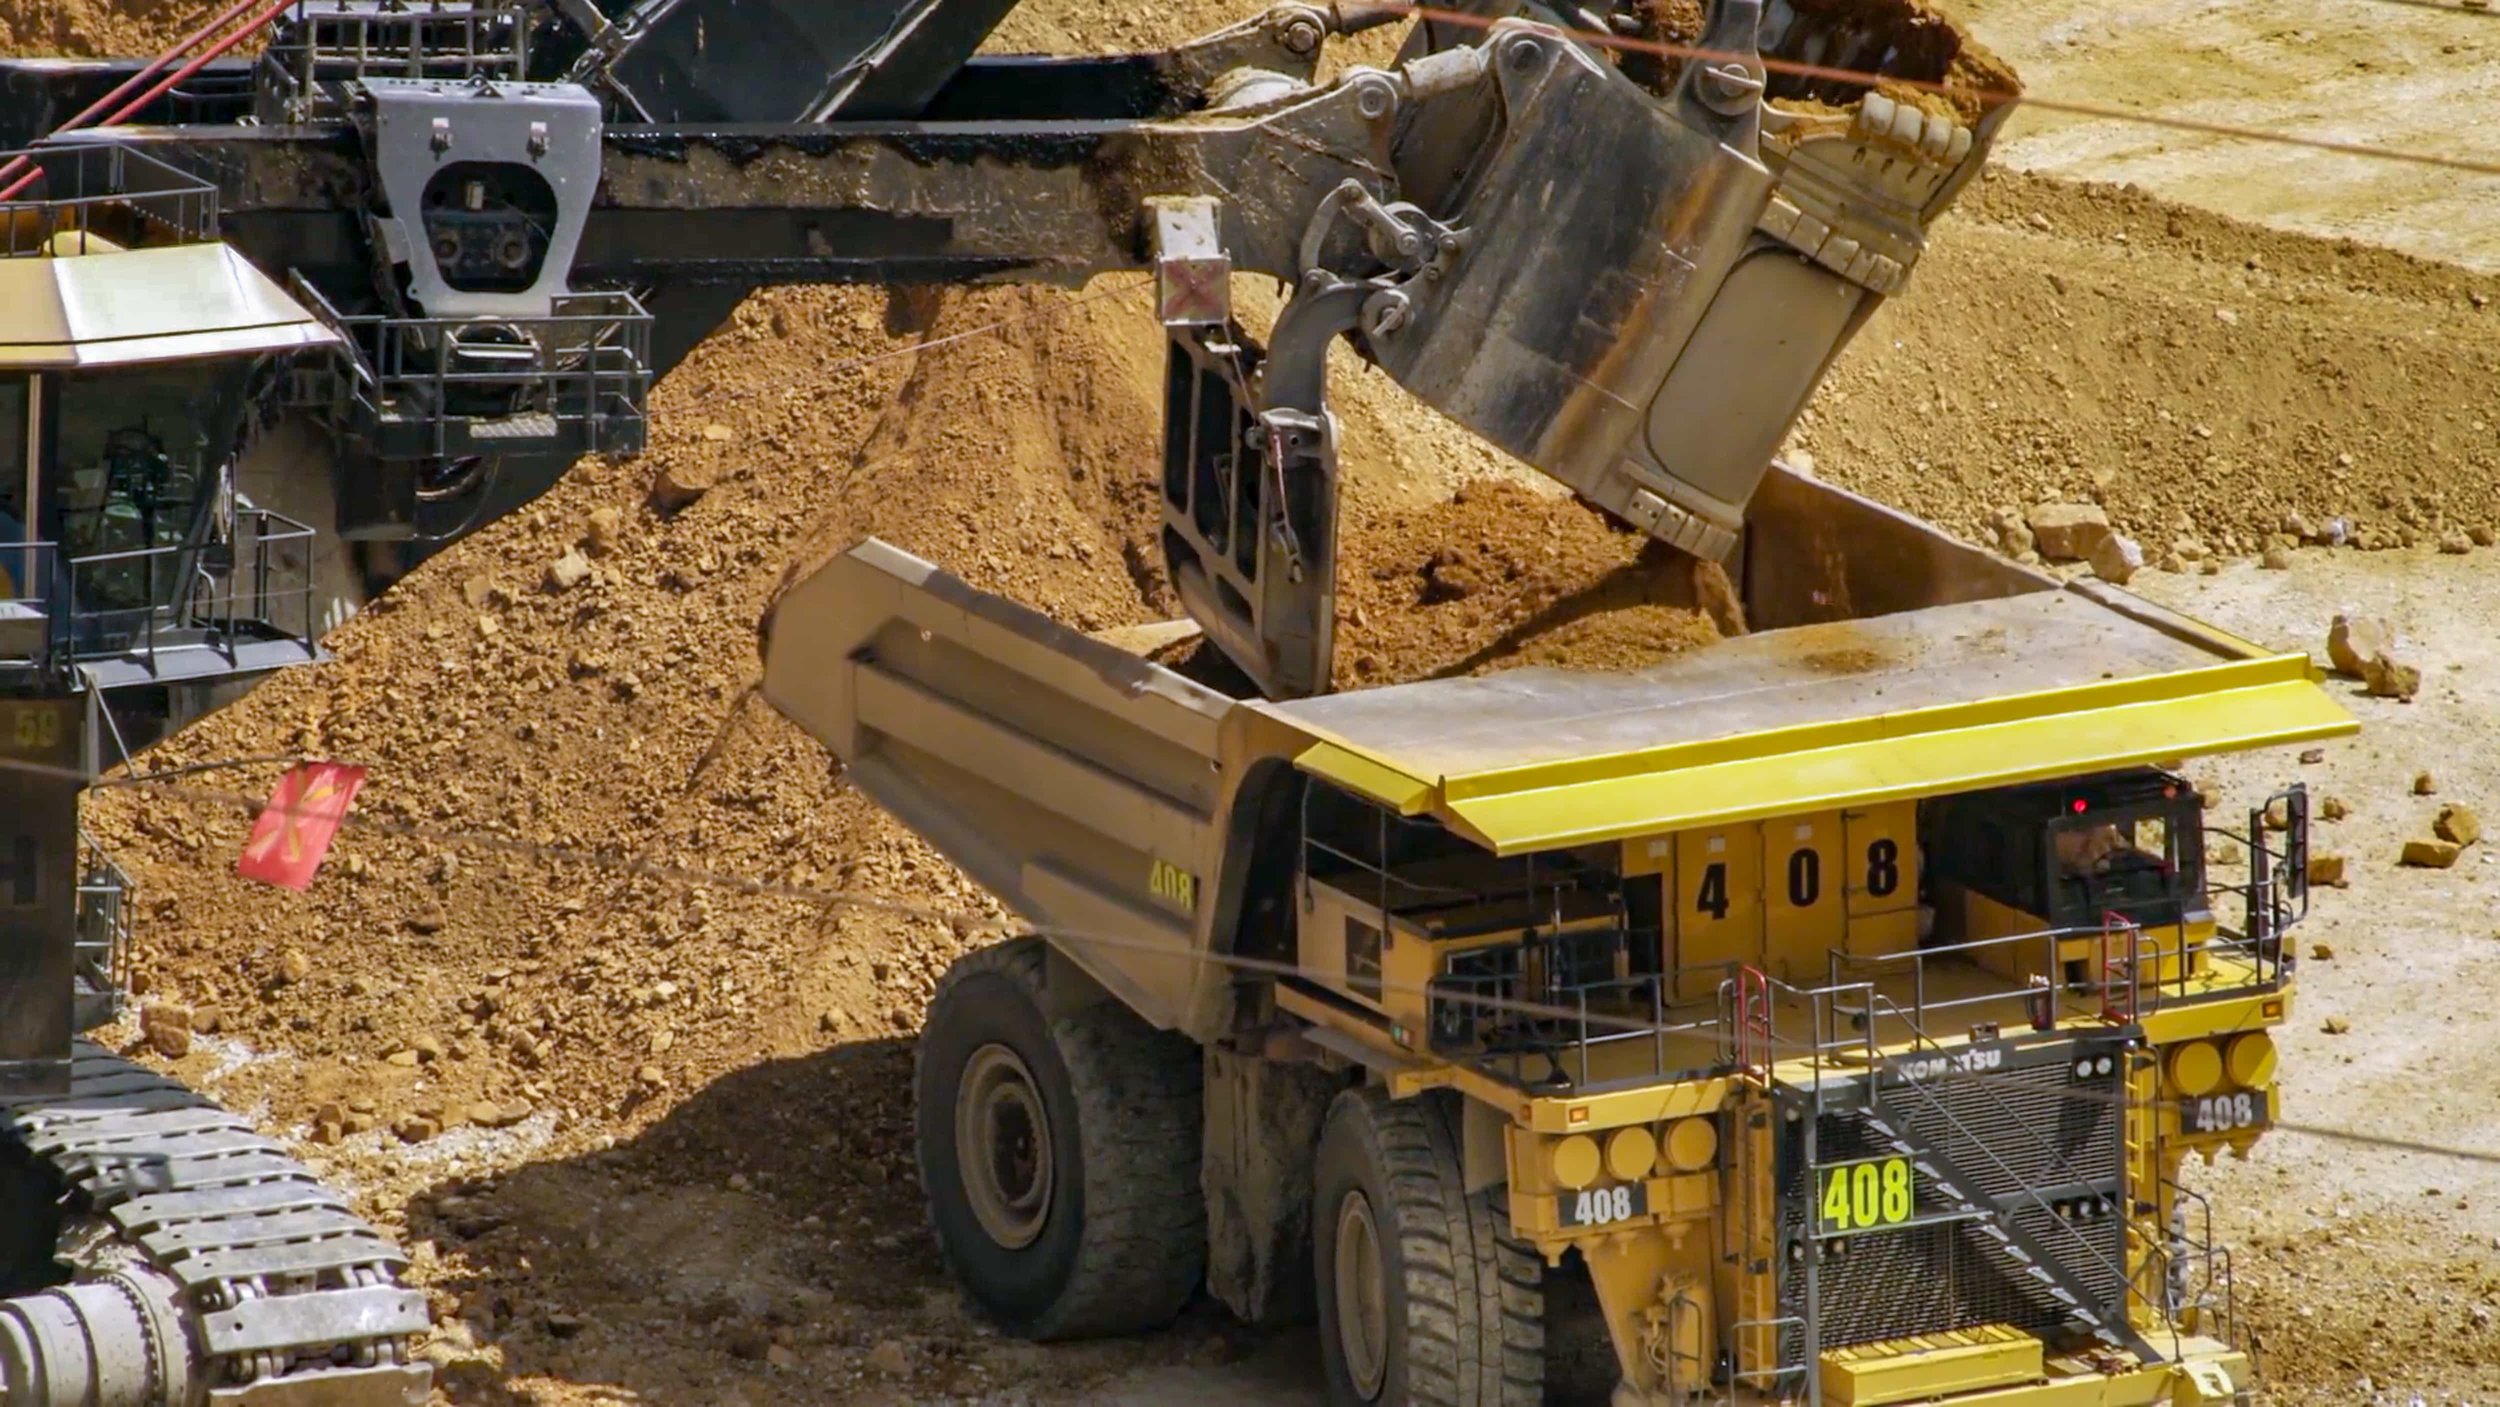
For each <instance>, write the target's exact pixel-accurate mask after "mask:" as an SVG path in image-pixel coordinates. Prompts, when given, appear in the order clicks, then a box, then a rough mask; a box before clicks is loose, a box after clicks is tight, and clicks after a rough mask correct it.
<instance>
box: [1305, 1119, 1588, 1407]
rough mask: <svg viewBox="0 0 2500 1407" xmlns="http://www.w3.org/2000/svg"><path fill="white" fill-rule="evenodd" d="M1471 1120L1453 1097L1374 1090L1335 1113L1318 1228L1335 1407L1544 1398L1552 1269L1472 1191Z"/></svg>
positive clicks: (1323, 1341) (1461, 1406)
mask: <svg viewBox="0 0 2500 1407" xmlns="http://www.w3.org/2000/svg"><path fill="white" fill-rule="evenodd" d="M1461 1116H1462V1113H1461V1107H1460V1105H1459V1102H1458V1100H1457V1098H1456V1097H1455V1096H1451V1095H1448V1094H1442V1093H1435V1094H1427V1095H1423V1096H1421V1097H1419V1098H1416V1099H1411V1100H1406V1101H1402V1102H1392V1101H1391V1100H1390V1099H1389V1097H1388V1095H1387V1094H1386V1093H1385V1092H1383V1091H1381V1090H1379V1089H1376V1088H1372V1087H1369V1086H1366V1087H1363V1088H1359V1089H1350V1090H1347V1091H1346V1092H1345V1093H1343V1094H1340V1095H1338V1096H1337V1100H1336V1103H1335V1104H1333V1105H1332V1106H1330V1108H1329V1111H1328V1122H1327V1125H1326V1127H1325V1128H1324V1129H1323V1130H1322V1131H1321V1134H1320V1141H1319V1160H1318V1164H1317V1171H1316V1174H1315V1177H1314V1196H1313V1200H1312V1203H1311V1228H1312V1235H1313V1238H1314V1240H1315V1241H1316V1243H1317V1251H1316V1254H1315V1255H1314V1257H1313V1259H1314V1262H1315V1267H1316V1277H1315V1278H1316V1279H1317V1281H1318V1288H1319V1337H1320V1358H1321V1360H1322V1363H1323V1365H1324V1366H1325V1368H1326V1373H1327V1378H1328V1400H1329V1401H1330V1402H1331V1403H1332V1404H1336V1407H1533V1404H1536V1403H1539V1402H1542V1401H1543V1400H1544V1394H1545V1324H1544V1293H1543V1289H1542V1284H1541V1280H1542V1273H1543V1270H1544V1266H1543V1263H1542V1262H1541V1261H1539V1260H1538V1259H1537V1257H1536V1254H1535V1253H1534V1252H1533V1251H1531V1250H1530V1249H1529V1248H1528V1247H1527V1246H1526V1245H1524V1244H1522V1243H1520V1242H1518V1241H1514V1240H1512V1239H1511V1238H1510V1236H1509V1234H1508V1231H1507V1228H1506V1221H1507V1218H1506V1217H1504V1216H1503V1215H1502V1214H1501V1213H1500V1212H1499V1211H1498V1210H1497V1209H1496V1208H1495V1206H1494V1204H1493V1202H1492V1199H1491V1198H1490V1197H1487V1196H1485V1195H1482V1194H1479V1195H1477V1196H1473V1197H1471V1196H1468V1195H1467V1193H1466V1190H1465V1188H1466V1181H1465V1177H1464V1174H1463V1173H1462V1171H1461V1169H1460V1164H1459V1153H1458V1149H1459V1145H1460V1139H1459V1119H1460V1118H1461Z"/></svg>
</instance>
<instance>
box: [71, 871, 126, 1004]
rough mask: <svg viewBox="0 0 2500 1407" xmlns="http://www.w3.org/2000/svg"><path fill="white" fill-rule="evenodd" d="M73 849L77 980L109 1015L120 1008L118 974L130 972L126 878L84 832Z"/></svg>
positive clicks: (120, 994) (120, 991) (119, 979)
mask: <svg viewBox="0 0 2500 1407" xmlns="http://www.w3.org/2000/svg"><path fill="white" fill-rule="evenodd" d="M78 852H79V859H78V899H77V939H76V951H77V958H76V962H77V973H78V980H79V981H80V982H82V983H84V984H86V986H87V988H88V990H89V991H91V992H93V993H95V994H96V995H97V996H98V997H100V998H102V999H103V1000H104V1003H105V1005H106V1008H107V1009H106V1010H105V1011H104V1012H103V1015H104V1016H106V1017H107V1018H108V1019H109V1018H110V1017H112V1016H117V1015H119V1014H120V1012H121V1003H122V976H123V974H124V973H127V972H128V971H129V970H130V908H129V897H130V876H129V875H128V874H126V873H124V872H123V870H122V868H121V866H119V865H117V864H115V863H114V862H113V857H112V856H111V855H109V854H107V853H105V850H104V847H103V846H101V845H98V844H97V843H96V840H95V837H93V836H91V835H88V834H87V833H86V832H84V831H81V832H79V834H78Z"/></svg>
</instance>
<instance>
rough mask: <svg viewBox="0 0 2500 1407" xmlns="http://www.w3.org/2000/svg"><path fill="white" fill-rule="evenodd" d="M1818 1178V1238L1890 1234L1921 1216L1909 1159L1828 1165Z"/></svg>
mask: <svg viewBox="0 0 2500 1407" xmlns="http://www.w3.org/2000/svg"><path fill="white" fill-rule="evenodd" d="M1815 1177H1816V1180H1817V1185H1816V1189H1815V1191H1816V1205H1815V1234H1816V1235H1818V1236H1845V1235H1848V1234H1849V1233H1851V1232H1857V1231H1883V1230H1888V1229H1890V1228H1892V1227H1895V1226H1900V1225H1902V1224H1903V1223H1905V1222H1907V1221H1909V1219H1910V1218H1911V1217H1912V1216H1914V1215H1916V1214H1917V1212H1918V1186H1917V1184H1916V1183H1915V1182H1913V1181H1912V1180H1911V1174H1910V1160H1909V1159H1907V1158H1860V1159H1858V1160H1856V1161H1854V1162H1847V1163H1826V1164H1824V1165H1823V1166H1822V1168H1821V1169H1820V1170H1818V1171H1817V1172H1816V1174H1815Z"/></svg>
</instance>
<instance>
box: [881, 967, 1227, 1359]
mask: <svg viewBox="0 0 2500 1407" xmlns="http://www.w3.org/2000/svg"><path fill="white" fill-rule="evenodd" d="M1047 973H1048V962H1047V952H1046V949H1045V948H1044V946H1043V943H1042V940H1040V939H1038V938H1019V939H1014V940H1011V941H1009V942H1006V943H1001V944H999V945H997V946H995V947H990V948H984V949H982V950H980V951H978V952H975V953H971V954H968V955H966V956H965V957H963V958H962V959H960V960H958V961H957V962H956V963H955V965H954V966H953V967H951V968H949V969H947V973H946V976H945V979H944V980H943V981H941V982H940V983H939V984H938V990H937V995H936V997H935V998H934V999H933V1000H932V1001H931V1002H930V1004H929V1019H928V1023H927V1025H926V1026H925V1027H924V1029H923V1030H922V1031H921V1035H920V1045H919V1048H918V1051H917V1053H916V1054H915V1056H914V1059H913V1076H912V1082H913V1087H914V1095H915V1100H916V1107H915V1110H914V1117H913V1133H914V1138H915V1142H916V1144H917V1148H918V1156H919V1164H920V1184H921V1187H922V1188H923V1189H924V1190H925V1191H926V1193H927V1195H928V1199H929V1220H930V1224H931V1226H932V1228H933V1229H934V1230H935V1232H936V1234H937V1242H938V1249H939V1251H940V1253H941V1254H942V1255H943V1256H944V1257H945V1260H946V1264H947V1267H948V1268H949V1269H950V1270H952V1271H953V1272H954V1274H955V1278H956V1279H957V1280H958V1281H960V1282H961V1283H962V1285H963V1286H964V1289H965V1290H966V1292H967V1293H969V1294H970V1295H971V1297H972V1299H973V1302H974V1303H975V1304H977V1305H978V1306H979V1307H980V1308H981V1310H982V1312H983V1313H985V1314H987V1315H988V1316H989V1317H990V1318H991V1319H992V1320H994V1321H996V1322H997V1323H998V1325H999V1326H1000V1327H1001V1328H1003V1329H1005V1330H1006V1331H1007V1332H1009V1333H1011V1334H1014V1335H1017V1336H1018V1337H1022V1338H1031V1339H1075V1338H1096V1337H1102V1336H1105V1335H1113V1334H1131V1333H1139V1332H1143V1331H1145V1330H1148V1329H1156V1328H1160V1327H1162V1326H1163V1325H1165V1324H1168V1323H1170V1322H1171V1321H1172V1319H1173V1317H1174V1316H1175V1315H1177V1314H1179V1313H1180V1311H1181V1308H1182V1306H1184V1305H1185V1304H1187V1303H1188V1302H1189V1297H1190V1295H1191V1294H1192V1293H1193V1292H1194V1291H1195V1290H1196V1289H1197V1287H1198V1283H1199V1281H1200V1279H1201V1278H1202V1277H1203V1276H1204V1274H1205V1271H1206V1240H1207V1237H1206V1203H1205V1198H1204V1194H1203V1193H1202V1192H1201V1190H1200V1188H1199V1185H1198V1158H1199V1145H1200V1139H1201V1137H1202V1132H1201V1129H1200V1118H1201V1114H1200V1107H1201V1106H1200V1100H1201V1089H1200V1080H1201V1076H1200V1058H1199V1054H1198V1051H1197V1048H1196V1047H1195V1046H1193V1045H1192V1044H1191V1043H1190V1042H1189V1041H1188V1040H1187V1039H1186V1038H1184V1037H1181V1036H1177V1035H1173V1034H1171V1033H1168V1032H1160V1031H1156V1030H1155V1029H1153V1028H1152V1027H1150V1026H1148V1025H1147V1024H1146V1023H1145V1022H1143V1021H1141V1020H1139V1019H1138V1017H1137V1016H1136V1015H1135V1014H1134V1013H1132V1012H1130V1011H1129V1010H1128V1009H1126V1008H1125V1007H1122V1006H1119V1005H1117V1004H1116V1003H1111V1002H1102V1003H1098V1004H1096V1005H1093V1006H1089V1007H1086V1008H1084V1009H1082V1010H1079V1011H1077V1012H1075V1013H1073V1014H1069V1015H1064V1016H1060V1017H1057V1018H1053V1017H1051V1016H1050V1015H1049V1014H1048V1012H1049V1009H1050V1008H1049V1005H1048V1003H1047V1001H1046V995H1047V987H1046V983H1047Z"/></svg>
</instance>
